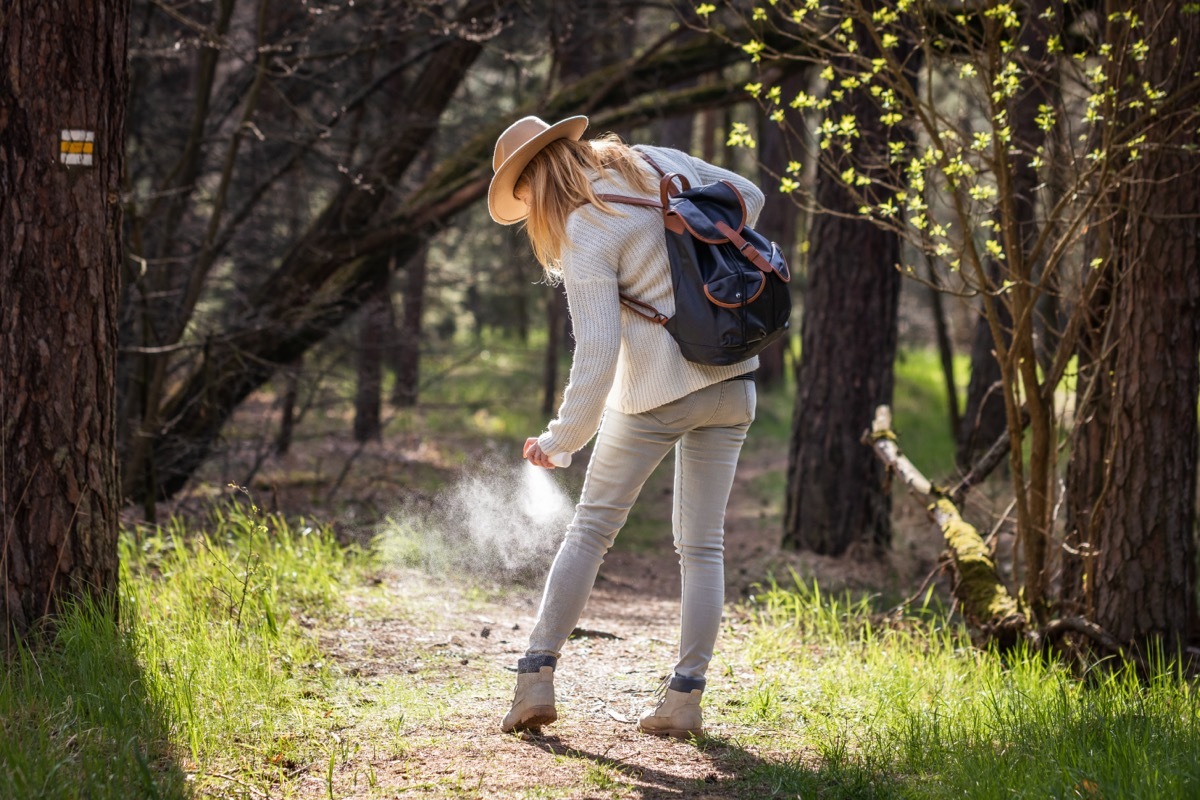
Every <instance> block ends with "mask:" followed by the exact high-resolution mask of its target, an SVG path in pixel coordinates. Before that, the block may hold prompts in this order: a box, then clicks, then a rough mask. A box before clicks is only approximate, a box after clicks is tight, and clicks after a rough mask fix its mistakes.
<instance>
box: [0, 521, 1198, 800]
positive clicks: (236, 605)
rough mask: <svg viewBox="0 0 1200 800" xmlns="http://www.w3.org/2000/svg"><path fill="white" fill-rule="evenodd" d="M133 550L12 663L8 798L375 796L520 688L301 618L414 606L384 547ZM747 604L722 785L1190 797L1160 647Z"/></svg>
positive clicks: (770, 601)
mask: <svg viewBox="0 0 1200 800" xmlns="http://www.w3.org/2000/svg"><path fill="white" fill-rule="evenodd" d="M122 557H123V564H122V579H123V583H122V590H121V602H122V617H121V622H120V624H116V623H113V622H112V621H110V620H108V619H107V618H106V617H105V616H104V615H103V614H101V613H98V612H97V611H96V610H95V609H93V608H90V607H87V606H79V607H75V608H71V609H68V611H67V612H66V613H65V614H64V616H63V617H62V619H61V620H60V621H59V624H58V626H57V630H56V634H55V636H54V639H53V641H52V642H50V643H48V644H45V645H42V646H38V647H33V648H24V649H21V650H19V651H17V652H16V653H14V654H12V655H11V656H10V657H9V661H8V663H7V664H6V669H5V672H4V676H3V679H2V680H0V721H2V722H0V724H2V725H3V732H4V736H3V738H2V739H0V797H4V798H8V797H13V798H43V797H44V798H64V799H65V798H79V797H87V798H179V797H187V796H190V795H192V794H194V793H199V794H202V795H212V796H235V797H243V796H244V797H250V796H264V795H266V796H272V797H276V796H278V797H287V796H292V795H295V794H297V793H298V792H299V788H298V785H297V783H296V781H297V780H299V779H298V778H297V776H298V775H300V776H308V780H309V781H310V782H311V781H312V780H314V776H317V777H321V776H323V777H321V779H322V780H325V781H327V782H328V785H329V787H330V793H332V794H333V795H334V796H341V795H342V794H344V792H345V790H346V787H347V786H349V785H351V783H350V782H351V781H352V782H353V784H352V785H354V786H357V787H358V789H357V791H360V792H368V793H377V792H383V791H384V789H385V788H386V787H383V786H382V785H377V781H378V778H377V776H376V775H375V772H374V766H373V765H374V764H376V763H380V762H390V763H397V762H404V761H405V760H406V759H408V758H411V757H413V755H414V754H417V753H419V752H420V751H421V748H422V747H423V746H424V744H423V743H426V742H428V741H430V737H431V736H433V737H436V736H438V735H439V731H441V729H442V726H444V724H445V722H444V720H445V719H446V717H447V715H448V714H451V713H454V712H453V709H456V708H461V707H462V705H461V704H462V703H463V702H464V700H463V697H464V693H470V692H483V693H485V694H486V695H489V696H490V695H499V694H503V693H505V692H507V691H508V688H509V685H508V676H507V675H503V674H500V673H498V672H496V671H495V668H494V667H492V666H488V665H483V664H481V665H480V666H479V667H478V668H477V669H478V670H481V673H480V674H479V675H478V677H477V678H470V679H468V678H466V677H464V676H462V675H460V676H458V677H454V675H453V674H452V670H450V669H449V668H448V666H447V664H446V663H445V662H444V661H439V660H438V659H439V658H443V659H445V658H452V656H439V655H437V654H435V653H431V652H429V651H428V649H427V648H424V647H423V646H420V645H418V644H416V643H415V642H414V643H410V645H409V646H410V647H411V648H412V652H411V653H409V652H406V651H404V650H403V649H402V650H400V651H399V652H394V653H390V654H388V655H387V656H386V657H387V658H390V659H396V658H406V657H418V656H419V658H420V660H421V661H422V663H423V666H422V668H421V669H420V670H419V671H416V672H415V674H410V672H409V671H407V670H394V671H390V672H389V673H388V674H387V675H386V676H376V677H373V678H371V679H369V680H365V679H362V678H358V677H356V676H355V675H354V674H353V673H352V672H346V671H345V670H343V669H341V668H339V667H337V666H334V665H333V663H332V661H331V657H330V655H329V654H328V653H327V652H323V651H322V649H321V648H320V647H319V646H318V642H317V639H316V636H315V634H314V633H313V630H312V629H313V628H322V629H325V630H338V631H341V632H342V633H341V634H340V635H339V639H338V641H339V642H342V643H345V642H347V641H348V640H350V639H352V637H353V634H352V631H353V629H354V622H353V620H354V619H355V618H361V617H362V616H364V615H367V616H370V615H372V614H377V615H379V616H380V617H381V618H387V619H394V618H395V616H396V615H397V614H401V615H404V614H413V615H416V614H419V613H421V612H419V611H418V610H416V606H417V605H419V604H420V603H421V602H422V601H421V596H420V594H419V592H418V593H417V594H413V595H411V596H410V592H409V589H412V590H414V591H416V588H417V587H416V586H415V585H413V586H410V587H408V588H406V592H405V599H404V603H405V606H403V607H398V606H397V605H396V599H395V595H393V596H392V599H391V601H390V602H389V603H385V602H384V599H385V598H383V597H381V596H378V595H376V594H372V591H373V590H372V589H371V583H372V581H371V576H372V575H373V574H374V572H373V569H374V567H373V561H374V559H375V556H374V555H373V554H371V553H366V552H359V551H357V550H346V549H343V548H342V547H340V546H339V545H338V544H337V543H336V542H335V540H334V538H333V537H332V535H331V534H330V533H329V532H328V531H325V530H320V529H313V528H310V527H307V526H305V525H304V524H303V523H295V524H288V523H286V522H284V521H283V520H281V519H278V518H267V517H261V516H259V515H258V514H257V513H255V512H253V511H250V510H247V509H246V508H245V507H236V508H227V509H226V510H224V511H221V512H218V513H217V514H216V515H215V517H214V519H213V520H212V522H211V523H210V524H209V525H207V526H205V528H204V529H203V530H202V531H201V530H191V531H184V530H182V529H179V528H175V529H172V530H169V531H165V532H161V533H155V534H147V533H142V535H140V536H137V535H133V534H128V535H126V536H125V537H124V539H123V540H122ZM430 591H435V590H430ZM349 597H353V598H357V599H356V600H355V601H354V602H355V605H354V606H353V608H351V607H348V606H347V605H346V603H347V602H349V601H348V599H347V598H349ZM447 602H448V599H447V598H446V597H442V596H440V595H439V596H438V597H437V603H436V605H437V609H438V610H437V613H439V614H444V613H448V611H450V609H448V608H447V607H446V603H447ZM459 602H461V603H468V604H469V602H470V600H469V598H468V599H463V600H461V601H459ZM372 603H377V604H379V605H378V606H377V607H376V606H372ZM410 605H412V606H413V607H412V608H409V606H410ZM455 613H463V609H462V608H459V610H458V612H455ZM738 617H739V618H740V619H742V620H743V622H742V623H741V624H739V625H737V626H736V628H735V630H733V631H730V632H729V633H727V634H726V635H725V638H724V639H723V645H722V653H721V654H719V662H720V663H719V667H721V669H719V670H716V669H715V670H714V671H713V672H714V674H713V675H712V681H711V688H712V690H713V691H712V692H711V693H710V698H709V699H708V700H707V701H706V703H707V709H708V710H707V712H706V713H707V715H708V721H709V724H710V725H711V726H712V728H713V731H714V736H713V737H712V738H710V739H709V740H707V741H703V742H701V743H700V745H699V746H700V747H702V748H704V749H705V750H706V751H707V752H708V754H709V757H710V758H711V759H712V760H713V763H714V765H715V766H716V767H719V769H720V771H721V772H722V773H723V774H725V775H728V776H730V777H728V778H725V779H722V781H721V783H722V786H721V789H722V791H723V792H727V793H728V792H731V793H732V795H730V794H723V795H722V796H737V797H745V798H763V797H796V796H801V797H806V798H807V797H828V798H893V797H904V798H927V797H933V798H939V797H946V798H949V797H970V798H993V797H994V798H1001V797H1004V798H1009V797H1028V798H1042V797H1062V798H1075V797H1082V798H1093V797H1094V798H1100V797H1105V798H1116V797H1122V798H1124V797H1135V798H1186V797H1193V796H1197V793H1200V759H1198V758H1197V755H1196V754H1197V753H1200V700H1198V697H1197V687H1196V684H1195V683H1194V682H1192V681H1189V680H1188V679H1186V678H1184V677H1182V676H1181V675H1180V674H1179V673H1178V672H1177V671H1175V670H1174V669H1173V668H1172V667H1171V666H1170V665H1168V664H1165V663H1162V662H1161V661H1160V663H1161V664H1162V665H1161V666H1159V667H1158V668H1156V669H1155V670H1154V672H1153V675H1152V676H1151V677H1150V678H1148V679H1140V678H1139V677H1138V676H1137V675H1135V674H1134V673H1133V672H1132V671H1131V670H1128V669H1124V668H1120V667H1113V668H1110V667H1108V666H1107V665H1098V666H1096V667H1094V668H1093V669H1092V670H1090V671H1089V672H1088V673H1087V674H1086V675H1084V676H1082V677H1080V676H1079V675H1076V674H1074V673H1073V672H1071V671H1070V670H1068V669H1067V668H1066V667H1064V666H1063V665H1062V664H1060V663H1058V662H1056V661H1054V660H1051V659H1047V658H1044V657H1042V656H1040V655H1039V654H1036V653H1032V652H1025V651H1019V652H1015V653H1008V654H1004V655H1000V654H997V653H994V652H991V651H982V650H979V649H977V648H975V647H973V646H972V643H971V641H970V638H969V636H968V633H967V631H966V630H965V629H963V628H962V627H961V626H960V625H959V624H958V622H957V621H956V620H955V618H952V617H949V616H948V615H947V614H946V613H945V612H944V610H942V609H940V608H938V607H937V604H936V602H931V601H930V600H929V599H927V602H926V605H925V606H922V607H919V608H915V609H910V610H909V612H908V613H907V615H906V616H904V617H903V618H899V619H897V618H894V617H893V618H889V619H888V620H887V621H886V622H885V621H883V618H882V617H881V616H880V614H879V613H878V609H875V608H873V607H872V604H871V601H870V600H869V599H858V598H852V597H850V596H846V595H842V596H829V595H826V594H823V593H822V592H820V590H819V588H818V587H817V586H816V585H808V584H797V585H795V586H791V587H788V588H783V587H779V586H770V587H767V588H766V589H765V590H763V591H762V592H760V593H758V594H757V595H756V596H755V597H754V598H753V599H752V600H751V601H750V603H749V605H748V606H746V607H744V608H742V609H739V613H738ZM415 618H416V617H415V616H414V619H415ZM363 644H365V646H366V649H364V651H363V653H364V657H366V658H373V657H375V656H373V655H372V653H371V651H370V642H365V643H363ZM401 647H403V643H401ZM468 702H469V701H468ZM722 731H726V732H729V731H732V732H733V733H722ZM564 757H565V756H564ZM572 763H574V762H572ZM578 765H579V772H578V778H577V780H578V783H577V788H578V789H579V791H580V792H584V793H587V794H588V795H589V796H591V795H596V796H609V795H612V796H624V795H625V794H627V791H628V790H629V787H628V785H627V780H626V779H627V776H626V774H625V773H624V772H623V769H624V768H623V767H618V766H617V765H615V764H607V763H599V764H597V763H593V762H591V761H589V760H586V759H585V760H580V761H578ZM629 766H630V767H631V768H632V767H633V766H634V765H633V763H632V762H631V763H630V765H629ZM466 774H468V773H463V775H466ZM439 780H440V782H438V783H437V787H438V788H440V789H444V790H445V791H447V792H450V793H451V794H452V795H453V794H455V793H457V794H458V795H461V796H476V795H478V794H479V793H480V792H482V793H484V794H486V790H487V787H486V786H475V785H474V784H473V783H472V784H471V785H467V784H466V783H464V784H462V785H461V786H459V785H458V784H457V783H456V781H458V782H461V781H462V780H465V778H463V777H462V776H461V775H460V776H458V777H455V775H450V776H448V777H444V778H442V779H439ZM414 786H415V785H410V786H409V788H410V789H412V788H414ZM430 787H431V788H433V785H432V784H430ZM533 788H534V787H530V790H531V791H533ZM696 791H697V792H703V791H705V787H704V786H700V785H697V787H696ZM370 796H375V794H370ZM530 796H535V795H534V794H531V795H530ZM553 796H575V795H573V794H571V793H570V792H567V794H566V795H562V794H561V793H559V794H553Z"/></svg>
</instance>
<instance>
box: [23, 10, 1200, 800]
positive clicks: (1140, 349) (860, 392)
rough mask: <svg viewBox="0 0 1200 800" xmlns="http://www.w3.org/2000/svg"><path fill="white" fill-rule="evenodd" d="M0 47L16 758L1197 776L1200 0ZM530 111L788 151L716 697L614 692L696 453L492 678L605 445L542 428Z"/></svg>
mask: <svg viewBox="0 0 1200 800" xmlns="http://www.w3.org/2000/svg"><path fill="white" fill-rule="evenodd" d="M0 58H2V60H3V62H4V64H5V67H6V72H5V73H4V75H2V76H0V293H2V294H0V312H2V314H3V317H2V322H0V427H2V428H3V437H4V438H3V450H2V452H0V458H2V461H3V464H2V470H0V531H2V532H3V537H4V550H3V563H4V576H5V582H4V597H5V606H4V612H5V616H4V619H5V646H4V647H5V653H6V655H5V658H6V672H5V677H4V678H3V680H2V681H0V709H3V720H4V722H3V728H2V732H3V740H2V741H0V764H2V765H3V766H4V769H3V770H0V772H2V773H3V775H0V796H3V797H14V798H17V797H76V796H79V794H80V789H79V787H80V786H83V787H86V788H85V790H83V794H85V795H87V796H94V797H131V796H145V797H162V796H172V797H176V796H192V795H199V796H214V797H234V796H236V797H276V796H281V797H282V796H294V797H309V796H312V797H316V796H321V797H335V796H336V797H359V796H361V797H385V796H386V797H391V796H415V795H425V796H455V797H457V796H462V797H692V796H707V797H768V796H788V797H799V796H803V797H810V796H820V797H901V796H903V797H925V796H951V795H954V796H962V795H964V794H965V795H967V796H979V797H990V796H997V797H999V796H1005V797H1009V796H1013V795H1018V796H1036V797H1044V796H1055V797H1089V798H1091V797H1097V798H1098V797H1132V796H1139V797H1143V796H1144V797H1188V796H1194V794H1195V793H1196V792H1197V791H1200V762H1198V761H1197V759H1196V753H1197V752H1200V706H1198V705H1197V700H1196V684H1195V676H1196V673H1197V669H1196V665H1197V658H1198V657H1200V617H1198V607H1200V587H1198V586H1197V569H1198V560H1197V559H1198V556H1197V544H1198V540H1197V531H1196V502H1197V500H1196V498H1197V493H1196V487H1197V479H1198V476H1197V455H1198V452H1197V450H1198V445H1200V442H1198V428H1197V410H1198V402H1200V191H1198V190H1197V187H1198V186H1200V180H1198V179H1200V152H1198V149H1197V148H1198V147H1200V66H1198V65H1200V7H1198V6H1197V4H1194V3H1185V2H1158V1H1157V0H1025V1H1024V2H1012V3H1007V2H998V1H995V0H989V1H988V2H979V3H974V2H952V1H950V0H844V1H843V2H833V3H828V2H818V1H817V0H769V1H765V2H762V3H760V4H753V3H748V2H741V0H729V2H724V3H702V4H695V3H686V2H685V3H679V2H674V1H673V0H668V1H666V2H658V3H643V2H629V0H591V1H590V2H584V1H583V0H579V2H567V1H566V0H562V1H561V2H559V1H556V0H449V1H447V2H440V1H438V0H411V1H409V2H396V1H395V0H354V1H353V2H333V1H332V0H330V1H329V2H322V1H320V0H128V2H126V1H125V0H97V1H96V2H94V3H93V2H72V1H71V0H56V1H55V2H32V0H12V2H10V3H9V4H8V5H7V6H6V7H5V8H4V9H0ZM528 114H535V115H538V116H540V117H542V118H543V119H546V120H549V121H553V120H557V119H561V118H563V117H566V116H569V115H573V114H586V115H588V116H589V118H590V121H591V122H590V127H589V135H599V134H601V133H603V132H608V131H613V132H616V133H618V134H619V135H621V136H622V137H623V138H625V139H626V140H627V141H630V142H635V143H641V142H644V143H652V144H660V145H666V146H672V147H678V148H680V149H684V150H687V151H690V152H692V153H694V154H696V155H698V156H701V157H703V158H705V159H706V160H709V161H711V162H712V163H715V164H718V165H722V166H725V167H728V168H730V169H733V170H735V171H738V172H740V173H742V174H744V175H746V176H748V177H752V178H753V179H755V180H757V181H758V182H759V183H760V185H761V186H762V187H763V189H764V191H765V192H766V194H767V206H766V210H765V211H764V212H763V215H762V217H761V219H760V220H759V222H758V225H757V227H758V229H759V230H761V231H762V232H764V233H765V234H767V235H768V236H770V237H771V238H772V239H774V240H775V241H776V242H777V243H778V244H779V245H780V246H781V248H782V249H783V250H784V251H785V253H786V255H787V257H788V260H789V263H790V264H791V266H792V270H793V274H794V275H795V276H796V280H794V281H793V282H792V284H791V287H792V291H793V301H794V304H795V307H794V311H793V325H792V330H791V333H790V335H789V337H787V338H786V339H785V340H784V341H782V342H781V343H779V345H778V346H774V347H772V349H771V350H769V351H768V352H767V353H766V354H764V356H763V359H762V366H761V368H760V369H759V371H758V374H757V376H756V377H757V380H758V386H759V392H760V410H759V418H758V420H757V421H756V423H755V426H754V428H753V429H752V431H751V434H750V437H751V438H750V440H749V442H748V444H747V448H746V451H745V453H744V456H743V460H742V465H741V472H740V475H739V478H738V482H737V484H736V485H735V496H734V500H733V501H732V502H731V506H730V511H729V518H728V524H727V528H728V540H727V562H728V569H727V572H728V584H729V588H730V590H731V591H730V592H729V595H728V597H729V608H728V620H729V624H728V628H727V630H726V631H724V632H723V633H722V640H721V642H720V643H719V645H718V646H719V647H721V648H723V650H724V651H725V652H724V653H723V654H720V656H719V657H720V658H722V659H724V660H723V661H722V664H721V671H722V673H721V677H720V679H719V680H720V681H722V682H723V686H722V688H721V691H722V693H723V695H722V696H721V697H720V699H717V697H718V693H716V692H714V693H713V696H714V699H713V700H712V701H707V700H706V703H710V705H708V706H706V714H710V715H711V716H712V718H713V720H714V722H713V724H712V726H711V731H712V735H711V736H709V737H707V738H706V740H705V741H701V742H692V743H680V742H671V743H669V744H663V743H660V742H657V741H645V740H646V739H648V738H649V737H639V735H638V734H636V733H635V732H632V728H630V727H629V726H628V723H629V722H630V721H631V720H633V719H635V718H636V710H635V705H636V704H637V702H640V701H642V700H644V699H645V696H646V695H647V694H648V691H649V690H650V689H652V688H653V685H652V684H653V683H654V682H656V681H655V679H656V678H657V677H659V676H657V675H651V674H638V672H637V670H636V669H634V668H633V667H631V666H629V664H631V662H633V661H641V660H644V657H645V654H646V652H651V653H654V654H656V655H662V658H663V659H666V658H668V655H669V652H670V649H671V642H672V641H673V637H674V636H675V635H676V634H675V633H674V632H673V628H672V620H673V618H674V616H675V615H677V602H678V599H677V594H678V578H677V577H674V576H673V573H674V572H675V571H676V567H675V562H674V558H673V553H671V552H670V548H669V547H666V546H665V544H664V543H665V541H666V538H665V536H666V534H664V531H669V527H670V522H669V512H668V508H669V503H665V502H664V498H663V497H662V495H663V493H664V492H667V491H669V488H670V480H671V477H670V474H669V472H670V467H671V465H670V464H666V465H664V467H663V468H662V469H660V471H659V473H657V474H656V475H655V477H654V478H653V479H652V481H651V483H650V484H649V485H648V486H647V488H646V490H645V491H644V493H643V499H642V501H641V503H640V505H639V506H638V508H637V509H636V512H635V516H634V517H633V518H632V519H631V520H630V523H629V524H628V526H627V528H626V530H625V531H624V532H623V533H622V537H621V539H620V541H619V544H618V547H617V548H616V549H615V550H614V551H613V553H612V555H611V557H610V559H609V563H608V564H607V565H606V567H605V568H604V572H602V580H601V582H600V584H598V587H597V594H596V596H595V598H594V600H593V601H592V605H591V606H590V607H589V612H588V614H587V616H586V617H585V624H588V625H591V624H593V623H594V624H595V625H596V626H597V628H596V629H585V628H581V629H577V631H576V633H575V636H574V637H573V641H572V645H573V646H577V647H578V649H579V651H580V652H581V653H583V654H584V655H586V656H587V658H585V659H582V660H584V661H587V662H589V663H587V664H581V665H579V666H578V667H577V670H578V671H577V672H576V673H574V677H572V676H571V675H570V674H568V676H567V678H566V680H567V684H566V690H565V693H566V694H567V695H568V696H569V697H570V698H571V699H569V700H568V701H567V702H568V704H569V705H568V712H567V714H566V715H565V720H564V722H563V723H562V724H561V726H560V727H561V730H559V731H557V732H556V734H555V735H550V736H546V737H528V736H527V737H526V738H525V739H524V740H522V739H519V738H517V737H513V736H502V735H501V734H499V732H498V720H499V715H500V714H502V712H503V707H506V706H505V703H506V701H507V699H508V698H507V692H508V691H509V683H510V679H511V675H510V674H509V673H510V671H511V668H512V665H513V664H514V663H515V658H516V655H515V654H518V653H519V652H520V645H521V640H522V639H523V638H524V635H525V634H524V632H525V631H527V630H528V626H529V624H530V623H531V621H532V618H533V615H534V613H535V612H536V603H537V599H538V598H537V594H536V593H537V590H538V588H539V587H540V580H541V578H542V576H544V573H545V569H546V567H547V565H548V564H549V559H550V557H552V555H553V551H554V548H555V546H556V544H557V538H556V537H560V536H561V528H562V525H563V523H564V514H569V510H570V507H571V504H572V502H573V500H572V499H571V498H572V495H573V494H577V492H578V489H579V486H580V484H581V482H582V476H583V474H584V470H585V469H586V458H587V450H586V449H585V450H584V451H583V452H581V453H580V454H577V455H576V462H575V464H574V465H573V466H572V467H571V468H570V469H568V470H556V471H555V472H554V473H553V475H552V476H551V477H549V478H547V477H546V475H544V474H540V473H539V474H538V475H536V476H534V475H531V474H530V473H529V472H523V471H522V469H521V466H520V446H521V444H522V443H523V442H524V440H525V437H527V436H534V435H537V434H538V433H539V432H540V431H541V430H543V429H544V425H545V424H546V422H547V421H548V420H549V419H550V418H552V416H553V414H554V411H555V408H556V407H557V403H558V401H559V399H561V392H562V389H563V387H564V385H565V383H566V381H567V377H568V374H567V370H568V369H569V366H570V359H571V347H572V338H571V324H570V319H569V315H568V313H567V307H566V301H565V296H564V294H563V291H562V289H561V287H558V286H553V285H549V284H548V283H546V282H545V281H544V280H543V279H542V276H541V271H540V268H539V267H538V265H537V264H536V262H535V261H534V259H533V256H532V254H531V252H530V250H529V246H528V243H527V240H526V238H525V237H524V235H523V234H522V232H521V231H520V230H519V229H518V228H516V227H501V226H498V225H496V224H494V223H493V222H492V221H491V220H490V218H489V217H488V214H487V211H486V208H485V206H484V204H483V203H482V202H481V200H482V198H483V196H484V194H485V192H486V190H487V186H488V182H489V180H490V178H491V175H492V161H491V159H492V148H493V145H494V143H495V141H496V138H497V136H498V135H499V133H500V132H501V131H503V130H504V129H505V128H506V127H507V126H508V125H509V124H510V123H511V122H512V121H514V120H515V119H517V118H519V117H521V116H525V115H528ZM75 129H78V130H75ZM77 133H78V134H84V133H86V134H87V135H88V136H90V137H91V138H84V137H82V136H79V137H77V136H76V134H77ZM51 139H52V140H53V142H52V145H53V147H52V148H51V149H48V148H47V143H48V142H50V141H51ZM905 454H907V456H906V455H905ZM659 506H666V508H661V507H659ZM668 575H669V576H671V577H670V578H664V577H663V576H668ZM671 581H674V583H671ZM673 602H674V603H675V605H672V603H673ZM593 609H594V610H593ZM663 663H664V664H665V663H666V661H665V660H664V662H663ZM572 681H574V683H572ZM47 712H48V713H47ZM668 762H669V763H668Z"/></svg>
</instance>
